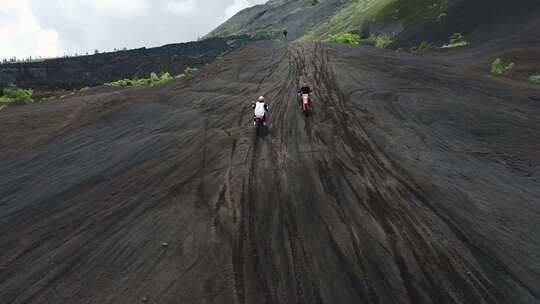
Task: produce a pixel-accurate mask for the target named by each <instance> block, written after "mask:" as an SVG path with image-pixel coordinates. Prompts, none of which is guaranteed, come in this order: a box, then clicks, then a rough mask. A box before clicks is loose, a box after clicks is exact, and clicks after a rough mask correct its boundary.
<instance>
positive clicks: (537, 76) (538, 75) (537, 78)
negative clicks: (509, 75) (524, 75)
mask: <svg viewBox="0 0 540 304" xmlns="http://www.w3.org/2000/svg"><path fill="white" fill-rule="evenodd" d="M529 80H530V81H532V82H538V83H540V71H539V72H538V73H536V74H534V75H532V76H531V77H529Z"/></svg>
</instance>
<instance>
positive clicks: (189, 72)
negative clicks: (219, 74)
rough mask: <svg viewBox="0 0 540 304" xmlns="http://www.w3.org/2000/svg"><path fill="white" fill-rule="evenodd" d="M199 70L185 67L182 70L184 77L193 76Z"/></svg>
mask: <svg viewBox="0 0 540 304" xmlns="http://www.w3.org/2000/svg"><path fill="white" fill-rule="evenodd" d="M198 70H199V69H197V68H191V67H187V68H185V69H184V75H186V76H189V75H193V74H195V72H197V71H198Z"/></svg>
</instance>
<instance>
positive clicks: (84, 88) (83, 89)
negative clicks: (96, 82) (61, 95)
mask: <svg viewBox="0 0 540 304" xmlns="http://www.w3.org/2000/svg"><path fill="white" fill-rule="evenodd" d="M88 90H90V87H82V88H81V89H80V91H81V92H85V91H88Z"/></svg>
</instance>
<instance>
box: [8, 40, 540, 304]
mask: <svg viewBox="0 0 540 304" xmlns="http://www.w3.org/2000/svg"><path fill="white" fill-rule="evenodd" d="M304 77H307V78H309V79H310V80H311V82H312V83H313V87H314V90H315V93H314V104H315V108H314V113H313V115H311V116H309V117H304V116H303V115H302V114H301V112H300V110H299V107H300V106H299V104H298V103H297V101H296V97H295V91H296V88H297V84H298V82H299V81H300V79H301V78H304ZM261 94H263V95H265V96H266V98H267V100H269V103H270V107H271V112H270V126H269V133H268V134H266V136H262V137H257V136H255V134H254V130H253V129H252V128H251V127H250V123H251V122H250V120H251V115H252V114H251V113H252V112H251V108H250V101H251V100H253V99H254V98H256V97H257V96H258V95H261ZM539 97H540V90H538V89H536V88H534V86H532V85H524V84H521V83H517V82H515V83H514V82H510V83H501V81H499V80H496V79H491V78H489V77H486V76H483V75H478V74H472V73H470V72H467V71H466V70H464V69H462V68H460V67H454V66H452V65H450V64H449V62H447V61H446V60H445V59H444V58H436V57H421V56H414V55H403V54H397V53H394V52H385V51H383V52H381V51H377V50H372V49H369V48H352V47H347V46H335V45H324V44H315V45H297V44H289V45H286V44H272V43H266V42H264V43H263V42H261V43H255V44H252V45H250V46H247V47H244V48H243V49H241V50H238V51H236V52H234V53H232V54H230V55H228V56H227V57H225V58H224V59H223V60H221V61H218V62H216V63H215V64H213V65H211V66H209V67H208V68H206V69H204V70H203V71H202V72H201V73H200V74H198V75H197V76H195V77H193V78H189V79H185V80H180V81H177V82H174V83H172V84H170V85H166V86H164V87H159V88H152V89H135V90H125V91H119V92H118V91H117V92H112V91H108V90H103V91H94V92H89V93H87V94H83V95H81V96H75V97H73V98H71V99H68V100H66V101H63V102H60V103H54V104H41V105H35V106H29V107H12V108H10V109H8V110H7V111H3V112H0V120H2V121H5V122H6V123H5V124H4V125H5V126H6V129H4V130H2V131H0V135H1V136H2V137H1V138H2V140H1V143H2V145H1V146H2V148H1V150H0V152H1V153H2V155H4V157H3V158H2V159H1V160H0V169H1V170H0V227H2V231H3V233H2V235H1V236H0V248H2V250H1V251H0V302H1V303H137V302H140V301H141V300H142V299H143V298H147V299H148V302H149V303H237V304H238V303H540V293H539V291H538V288H537V287H538V286H540V255H539V252H540V247H539V246H540V245H539V244H540V229H539V228H538V227H540V225H539V224H540V206H539V205H538V203H539V202H540V182H539V179H538V178H539V177H538V174H537V173H536V172H539V170H538V169H540V168H539V167H540V163H539V160H540V153H539V151H540V106H539V105H540V104H539V103H538V100H539V99H537V98H539ZM162 242H167V243H169V245H168V246H162V244H161V243H162Z"/></svg>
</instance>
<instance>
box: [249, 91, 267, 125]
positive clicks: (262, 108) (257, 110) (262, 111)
mask: <svg viewBox="0 0 540 304" xmlns="http://www.w3.org/2000/svg"><path fill="white" fill-rule="evenodd" d="M251 107H252V108H253V109H254V113H253V114H254V115H253V124H254V125H256V124H257V117H262V120H263V124H264V125H265V126H266V112H268V105H267V104H266V103H265V102H264V96H260V97H259V99H258V100H257V102H256V103H254V104H252V105H251Z"/></svg>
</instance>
